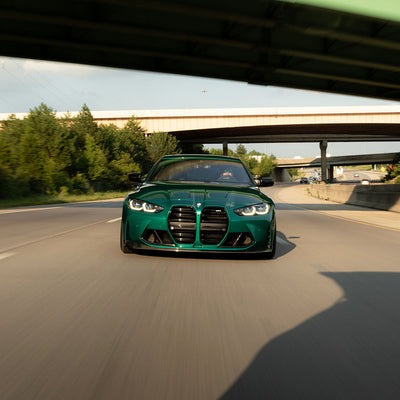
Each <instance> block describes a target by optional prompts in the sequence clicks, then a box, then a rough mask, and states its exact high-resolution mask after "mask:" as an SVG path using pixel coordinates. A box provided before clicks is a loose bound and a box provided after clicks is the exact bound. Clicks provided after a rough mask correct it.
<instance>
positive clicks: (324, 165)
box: [319, 140, 328, 182]
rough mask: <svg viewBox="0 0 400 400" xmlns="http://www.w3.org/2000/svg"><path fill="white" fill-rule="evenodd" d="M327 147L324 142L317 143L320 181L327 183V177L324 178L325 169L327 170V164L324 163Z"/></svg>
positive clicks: (326, 143)
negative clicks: (319, 155) (319, 152)
mask: <svg viewBox="0 0 400 400" xmlns="http://www.w3.org/2000/svg"><path fill="white" fill-rule="evenodd" d="M327 147H328V142H327V141H326V140H321V141H320V142H319V148H320V150H321V181H322V182H326V181H327V176H326V168H327V163H326V149H327Z"/></svg>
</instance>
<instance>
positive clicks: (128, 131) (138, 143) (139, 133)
mask: <svg viewBox="0 0 400 400" xmlns="http://www.w3.org/2000/svg"><path fill="white" fill-rule="evenodd" d="M125 153H126V154H129V156H130V157H131V160H132V162H133V163H135V164H136V165H137V166H138V167H139V170H138V171H137V172H143V173H146V172H148V171H149V170H150V168H151V166H152V160H151V157H150V156H149V152H148V146H147V140H146V137H145V130H144V129H143V128H142V127H141V126H140V124H139V122H138V121H137V119H136V118H135V116H132V117H131V118H130V120H129V121H128V123H127V124H126V126H125V127H124V128H123V129H122V130H120V132H119V133H118V139H117V143H116V158H117V159H119V158H121V157H123V154H125Z"/></svg>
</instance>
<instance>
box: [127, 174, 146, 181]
mask: <svg viewBox="0 0 400 400" xmlns="http://www.w3.org/2000/svg"><path fill="white" fill-rule="evenodd" d="M128 179H129V181H130V182H133V183H142V182H143V179H142V174H141V173H139V172H130V173H129V174H128Z"/></svg>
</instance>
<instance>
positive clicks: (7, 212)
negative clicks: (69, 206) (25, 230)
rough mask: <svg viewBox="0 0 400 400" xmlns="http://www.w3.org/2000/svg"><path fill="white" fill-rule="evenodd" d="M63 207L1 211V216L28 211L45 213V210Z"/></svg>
mask: <svg viewBox="0 0 400 400" xmlns="http://www.w3.org/2000/svg"><path fill="white" fill-rule="evenodd" d="M57 208H61V207H58V206H57V207H40V208H24V209H13V210H8V209H7V210H0V214H13V213H21V212H28V211H44V210H55V209H57Z"/></svg>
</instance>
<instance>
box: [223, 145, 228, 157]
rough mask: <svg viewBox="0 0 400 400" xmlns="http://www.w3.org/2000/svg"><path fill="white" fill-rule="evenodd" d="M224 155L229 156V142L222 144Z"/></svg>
mask: <svg viewBox="0 0 400 400" xmlns="http://www.w3.org/2000/svg"><path fill="white" fill-rule="evenodd" d="M222 154H223V155H224V156H227V155H228V142H222Z"/></svg>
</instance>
